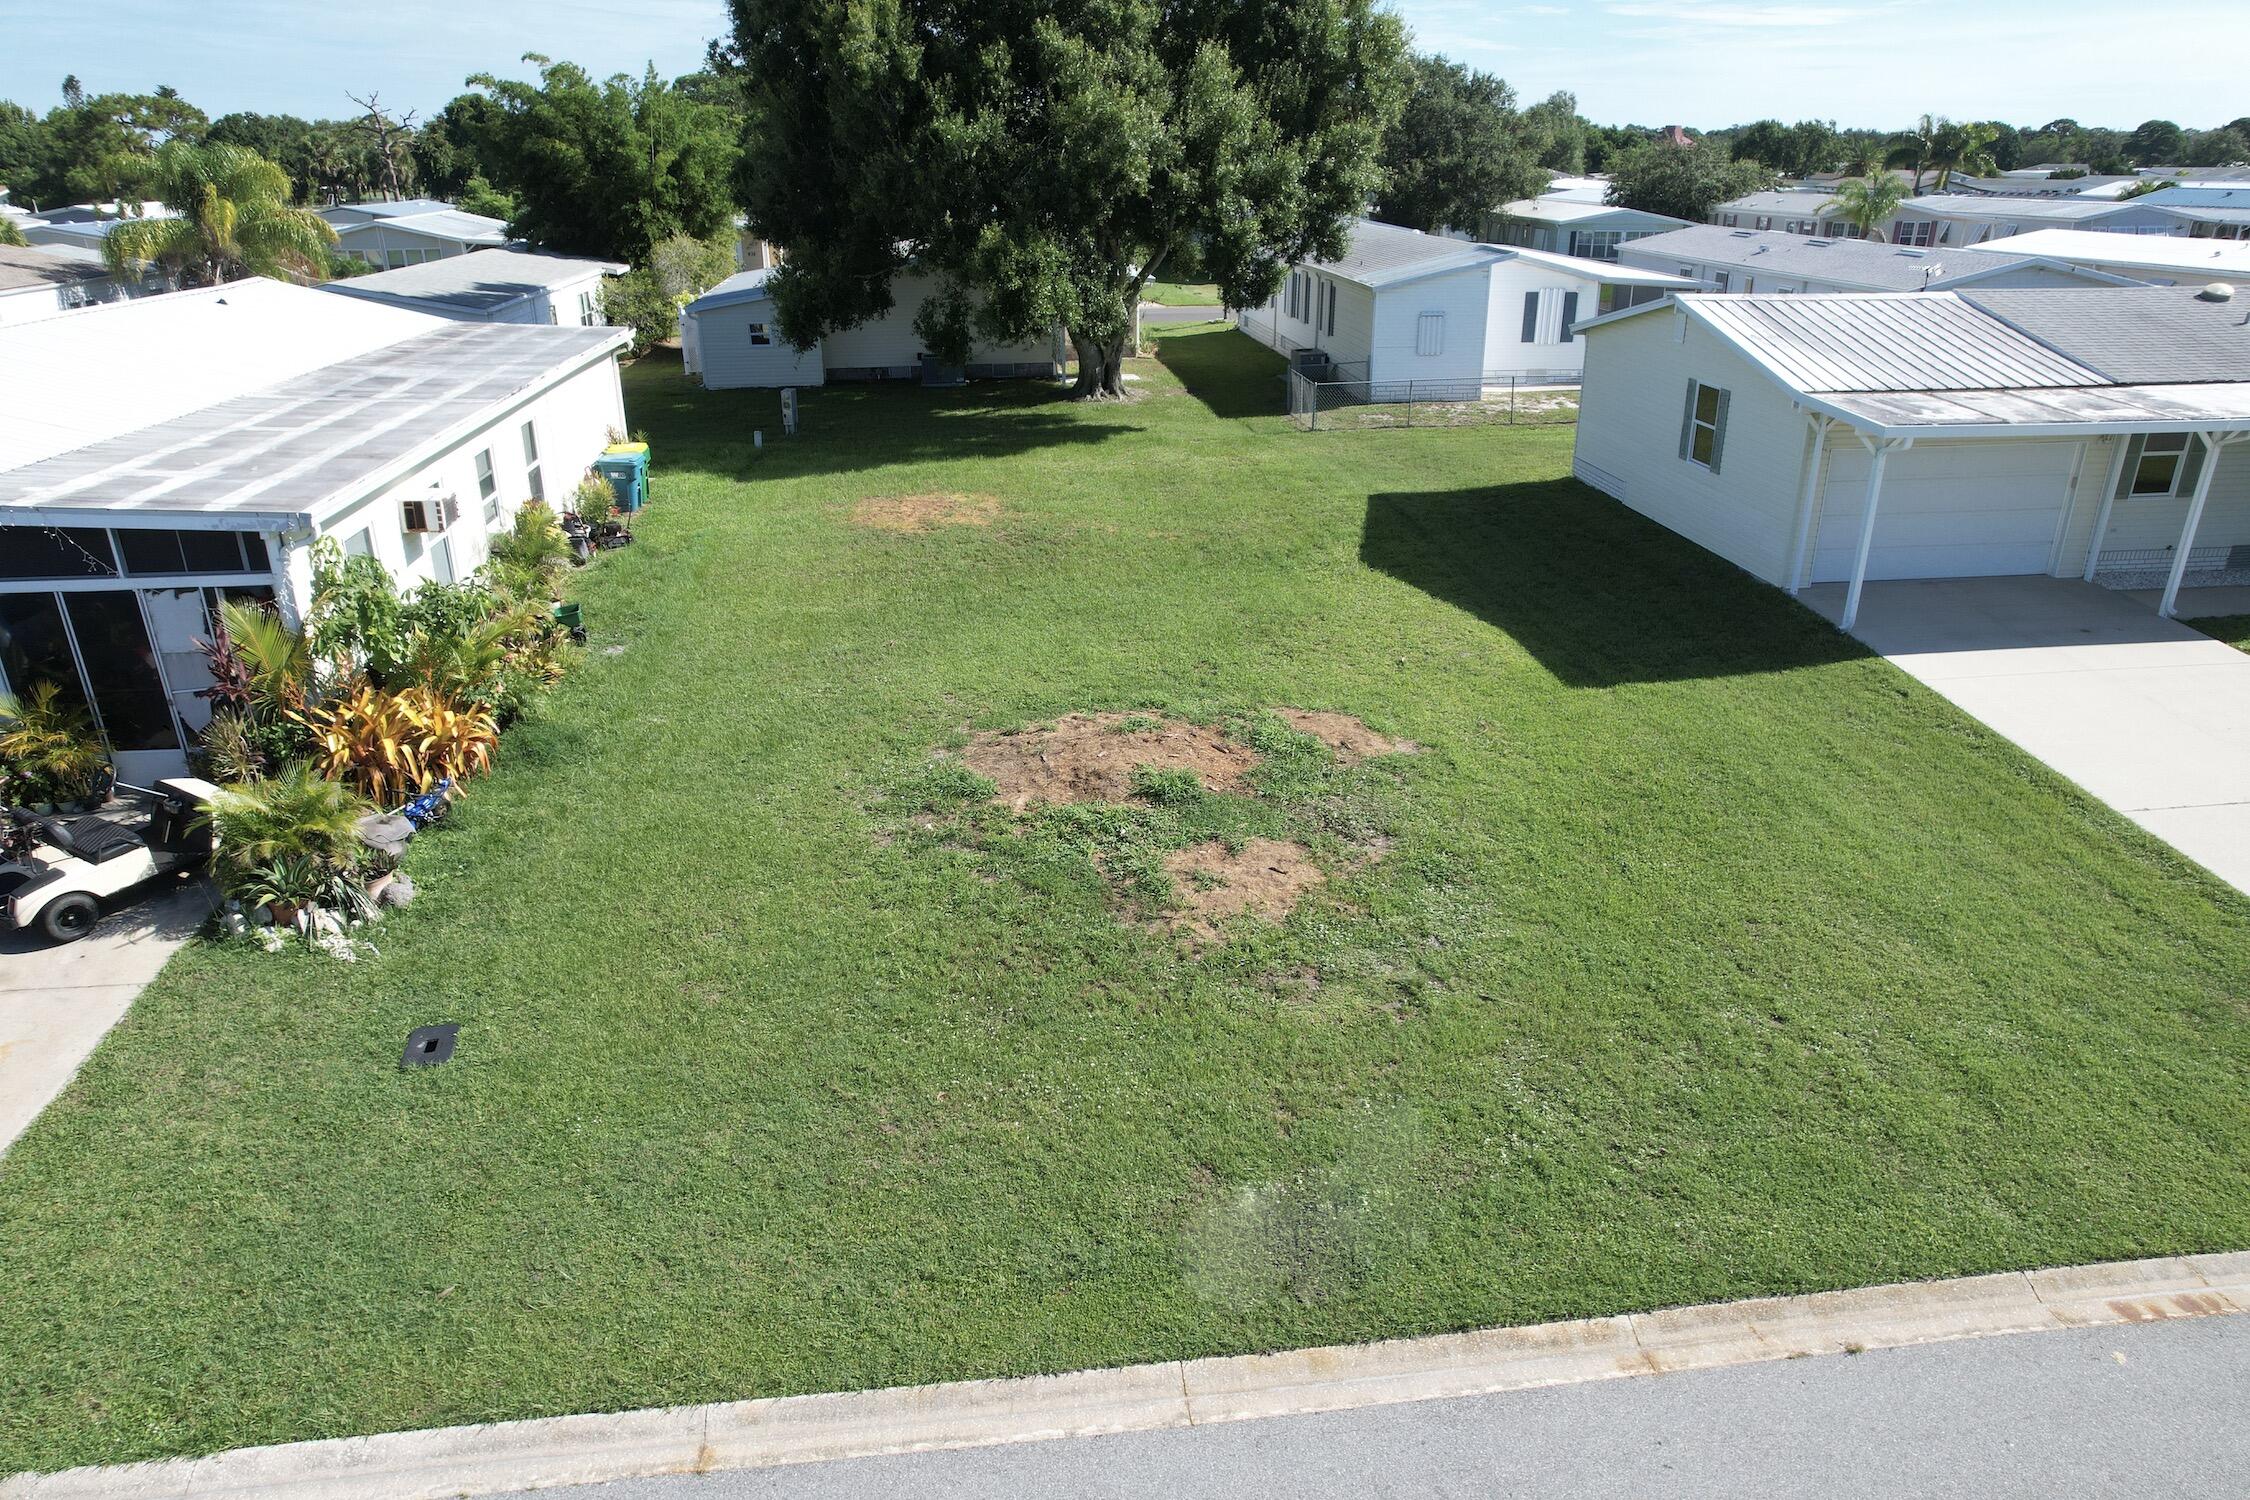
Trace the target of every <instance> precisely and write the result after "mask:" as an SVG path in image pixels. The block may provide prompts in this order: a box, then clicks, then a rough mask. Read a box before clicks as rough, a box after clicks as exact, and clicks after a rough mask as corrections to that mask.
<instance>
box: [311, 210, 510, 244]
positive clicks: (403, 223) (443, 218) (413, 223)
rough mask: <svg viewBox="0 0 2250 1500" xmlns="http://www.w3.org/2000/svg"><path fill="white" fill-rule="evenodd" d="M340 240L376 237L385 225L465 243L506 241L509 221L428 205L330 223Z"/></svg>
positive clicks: (433, 237)
mask: <svg viewBox="0 0 2250 1500" xmlns="http://www.w3.org/2000/svg"><path fill="white" fill-rule="evenodd" d="M332 227H333V228H334V229H335V231H336V237H337V238H338V239H339V240H346V241H349V240H353V239H358V238H370V239H372V238H379V237H380V233H381V231H383V230H386V229H397V230H403V231H405V232H407V233H409V234H426V235H428V236H430V237H431V238H432V239H441V240H456V241H459V242H460V243H461V244H464V245H505V244H506V243H507V242H508V225H507V221H506V220H504V219H490V218H486V217H485V216H484V215H483V214H472V213H464V212H462V211H461V210H460V209H458V208H439V209H431V210H428V211H426V212H423V213H412V214H386V215H384V216H382V217H380V218H374V219H367V220H363V221H361V222H359V223H345V224H336V225H333V226H332Z"/></svg>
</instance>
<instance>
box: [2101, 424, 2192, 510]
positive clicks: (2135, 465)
mask: <svg viewBox="0 0 2250 1500" xmlns="http://www.w3.org/2000/svg"><path fill="white" fill-rule="evenodd" d="M2121 441H2122V442H2123V443H2124V444H2125V462H2124V463H2122V464H2120V465H2118V469H2117V493H2116V494H2114V495H2112V496H2111V497H2110V498H2111V499H2113V500H2122V499H2124V498H2125V497H2126V496H2128V495H2130V494H2132V493H2133V475H2134V474H2135V473H2137V472H2138V471H2139V469H2140V467H2141V450H2142V449H2143V448H2146V447H2147V446H2148V435H2147V434H2146V433H2135V434H2133V436H2131V437H2129V438H2124V439H2121ZM2196 446H2197V447H2198V448H2200V447H2202V446H2203V445H2202V444H2201V443H2198V444H2196Z"/></svg>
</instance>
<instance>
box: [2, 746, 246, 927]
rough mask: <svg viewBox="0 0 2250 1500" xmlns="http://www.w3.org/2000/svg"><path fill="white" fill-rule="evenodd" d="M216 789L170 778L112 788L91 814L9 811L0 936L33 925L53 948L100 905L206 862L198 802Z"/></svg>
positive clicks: (90, 921)
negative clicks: (105, 801) (106, 801)
mask: <svg viewBox="0 0 2250 1500" xmlns="http://www.w3.org/2000/svg"><path fill="white" fill-rule="evenodd" d="M217 790H218V788H217V787H215V786H213V785H211V783H210V782H208V781H199V780H197V779H196V778H194V777H192V776H175V777H171V778H169V779H167V780H164V781H159V782H158V783H157V784H156V785H155V786H154V787H136V786H126V785H124V784H122V783H120V784H119V785H118V787H117V792H116V797H115V800H114V801H113V802H112V803H111V804H110V805H108V806H106V807H104V808H103V809H102V810H101V811H99V812H93V813H83V814H79V815H76V816H48V815H45V814H41V813H34V812H30V811H28V810H26V809H24V808H20V807H12V808H9V809H8V811H7V822H8V827H7V828H6V829H5V830H4V831H5V834H6V845H5V849H4V851H0V893H4V899H0V931H29V930H31V929H33V928H37V929H38V930H39V931H40V932H42V933H44V934H46V935H47V937H48V938H50V939H51V940H53V941H55V942H58V943H73V942H76V941H77V940H78V939H80V938H82V937H84V936H85V935H86V934H87V933H89V932H91V931H93V930H94V924H95V923H96V922H98V921H100V920H101V916H102V903H103V902H104V901H106V900H109V899H110V898H112V897H115V896H121V895H123V894H124V893H125V892H127V891H129V890H132V889H134V888H135V887H136V886H140V885H145V884H146V883H148V882H149V881H152V880H154V879H156V878H157V877H158V876H160V875H169V874H172V873H173V872H175V871H179V870H186V869H190V868H193V867H194V866H196V865H200V864H202V863H203V861H204V860H205V859H207V858H209V857H210V853H211V830H210V828H209V827H208V825H206V824H205V823H204V822H203V818H202V805H203V803H204V801H205V800H206V799H207V798H209V797H210V796H211V794H212V793H213V792H216V791H217Z"/></svg>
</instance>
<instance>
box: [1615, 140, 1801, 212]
mask: <svg viewBox="0 0 2250 1500" xmlns="http://www.w3.org/2000/svg"><path fill="white" fill-rule="evenodd" d="M1604 166H1605V168H1606V170H1607V171H1608V172H1609V201H1610V202H1612V203H1615V204H1619V205H1621V206H1623V207H1625V208H1637V209H1639V210H1641V211H1642V212H1643V213H1651V214H1669V215H1671V216H1672V217H1673V218H1675V219H1686V220H1688V221H1689V222H1690V223H1696V224H1700V223H1702V222H1703V221H1704V220H1706V219H1708V218H1710V216H1711V209H1712V206H1713V205H1714V204H1719V203H1724V202H1725V201H1726V200H1727V199H1729V198H1739V197H1741V196H1742V195H1743V194H1745V193H1755V192H1757V191H1759V190H1760V189H1762V188H1770V187H1772V186H1773V184H1774V173H1773V170H1772V169H1771V168H1770V167H1767V166H1765V165H1763V164H1762V163H1759V162H1755V161H1748V160H1744V161H1736V160H1734V159H1732V158H1731V157H1729V156H1728V154H1727V153H1726V151H1725V150H1724V149H1723V148H1721V147H1719V146H1716V145H1713V144H1711V143H1709V142H1706V141H1698V142H1691V143H1690V144H1688V145H1685V146H1679V145H1674V144H1672V143H1671V142H1669V141H1662V140H1643V141H1636V142H1635V143H1633V144H1632V145H1630V146H1627V147H1625V148H1624V149H1623V150H1621V151H1615V152H1612V153H1611V154H1610V157H1609V159H1608V161H1607V162H1605V163H1604Z"/></svg>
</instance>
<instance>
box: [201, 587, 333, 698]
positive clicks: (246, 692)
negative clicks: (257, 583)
mask: <svg viewBox="0 0 2250 1500" xmlns="http://www.w3.org/2000/svg"><path fill="white" fill-rule="evenodd" d="M219 626H220V635H221V637H222V638H223V639H224V640H225V642H226V646H227V650H228V651H229V652H231V653H232V655H233V656H234V658H235V660H236V662H237V663H238V664H239V666H240V669H241V670H240V672H239V673H237V674H230V675H229V676H228V678H226V679H225V681H226V688H225V691H227V692H229V693H238V694H239V695H240V698H241V706H243V707H246V708H247V709H248V710H249V712H250V714H251V716H252V717H253V718H256V719H261V720H277V719H282V718H286V717H287V716H288V715H290V714H292V713H295V712H296V711H297V710H299V709H301V708H303V707H304V705H305V700H306V698H307V697H309V696H310V695H311V693H312V690H313V651H312V646H311V643H310V642H309V641H308V640H307V638H306V636H305V633H304V632H303V631H301V630H295V629H292V628H291V627H290V625H289V623H288V622H287V621H285V620H283V619H282V618H281V616H280V615H278V614H276V613H275V612H274V611H273V610H272V609H271V608H269V607H268V606H266V605H263V604H258V603H254V602H252V601H250V600H247V599H228V600H226V601H224V602H223V603H221V604H220V606H219ZM213 675H214V676H216V675H217V674H216V673H214V674H213ZM218 691H219V689H217V688H214V696H216V694H217V692H218Z"/></svg>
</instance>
